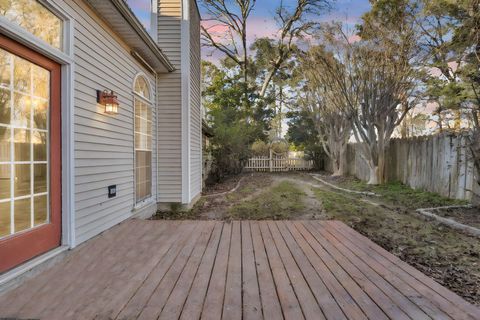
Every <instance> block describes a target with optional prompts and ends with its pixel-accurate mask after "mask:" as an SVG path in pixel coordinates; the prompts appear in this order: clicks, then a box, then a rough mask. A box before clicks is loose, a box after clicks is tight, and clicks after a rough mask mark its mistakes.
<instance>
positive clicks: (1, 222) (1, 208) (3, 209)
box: [0, 201, 11, 238]
mask: <svg viewBox="0 0 480 320" xmlns="http://www.w3.org/2000/svg"><path fill="white" fill-rule="evenodd" d="M10 223H11V222H10V201H7V202H0V238H1V237H5V236H8V235H9V234H10Z"/></svg>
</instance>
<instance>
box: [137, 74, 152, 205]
mask: <svg viewBox="0 0 480 320" xmlns="http://www.w3.org/2000/svg"><path fill="white" fill-rule="evenodd" d="M150 100H151V97H150V89H149V85H148V81H147V80H146V79H145V77H143V76H138V77H137V78H136V79H135V84H134V107H135V195H136V201H137V202H140V201H142V200H145V199H147V198H149V197H151V195H152V104H151V102H150Z"/></svg>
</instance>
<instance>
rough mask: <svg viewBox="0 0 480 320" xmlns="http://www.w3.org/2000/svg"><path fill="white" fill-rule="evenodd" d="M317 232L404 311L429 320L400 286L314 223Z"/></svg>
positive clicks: (412, 315) (422, 319)
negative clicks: (385, 277)
mask: <svg viewBox="0 0 480 320" xmlns="http://www.w3.org/2000/svg"><path fill="white" fill-rule="evenodd" d="M312 224H313V226H314V227H316V228H315V229H316V230H317V232H318V233H319V234H320V235H321V236H322V237H323V238H324V239H326V240H327V241H328V243H329V244H331V247H332V248H335V250H338V252H339V253H340V254H341V255H343V257H342V258H345V260H346V261H349V262H350V263H351V264H352V265H355V266H356V267H357V269H358V270H360V272H362V273H363V275H365V277H367V278H368V279H369V280H370V281H372V282H373V283H374V284H375V286H376V287H377V288H378V289H380V290H381V291H382V292H383V293H384V294H385V295H387V296H388V297H389V298H390V299H391V300H392V301H393V302H394V303H395V305H396V306H398V307H399V308H400V309H401V310H402V312H403V313H405V314H406V315H408V316H409V317H410V318H411V319H418V320H428V319H430V317H429V316H428V315H427V314H425V313H424V312H423V311H422V310H421V309H420V308H419V307H418V306H417V305H416V304H414V303H413V302H412V301H410V300H409V299H408V298H407V297H406V296H405V295H403V294H402V293H401V292H400V291H399V290H398V288H396V287H394V286H392V285H391V284H390V283H389V282H388V281H386V280H385V279H384V278H382V277H381V276H380V275H379V274H378V273H377V272H376V271H375V270H374V269H373V268H372V267H371V266H370V265H368V264H367V263H364V262H363V261H362V260H361V259H358V258H357V257H356V256H355V255H354V254H353V253H352V252H351V251H350V250H349V249H348V248H347V247H346V246H345V245H344V244H342V243H340V242H338V241H336V239H335V238H334V237H333V236H332V235H331V234H330V233H328V232H326V231H325V229H324V228H323V227H321V226H319V225H318V224H316V223H312Z"/></svg>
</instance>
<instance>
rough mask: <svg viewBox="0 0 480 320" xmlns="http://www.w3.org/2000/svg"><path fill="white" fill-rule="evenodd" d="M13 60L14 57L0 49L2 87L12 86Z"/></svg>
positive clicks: (0, 79)
mask: <svg viewBox="0 0 480 320" xmlns="http://www.w3.org/2000/svg"><path fill="white" fill-rule="evenodd" d="M11 59H12V55H11V54H10V53H9V52H7V51H5V50H2V49H0V86H3V87H7V88H8V87H9V86H10V76H11V75H10V72H11Z"/></svg>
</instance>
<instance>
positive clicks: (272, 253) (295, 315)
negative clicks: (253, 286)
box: [259, 222, 305, 320]
mask: <svg viewBox="0 0 480 320" xmlns="http://www.w3.org/2000/svg"><path fill="white" fill-rule="evenodd" d="M259 224H260V232H261V235H262V238H263V244H264V245H265V250H266V252H267V257H268V261H269V262H270V268H271V269H272V275H273V281H274V282H275V285H276V287H277V294H278V298H279V300H280V305H281V306H282V312H283V316H284V317H285V319H287V320H290V319H295V320H297V319H305V316H304V315H303V312H302V308H301V306H300V303H299V302H298V298H297V296H296V295H295V290H294V289H293V286H292V283H291V281H290V279H289V278H288V274H287V271H286V270H285V267H284V265H283V262H282V260H281V258H280V255H279V254H278V251H277V248H276V247H275V243H274V242H273V238H272V235H271V234H270V230H269V228H268V225H267V224H266V223H265V222H260V223H259Z"/></svg>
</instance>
